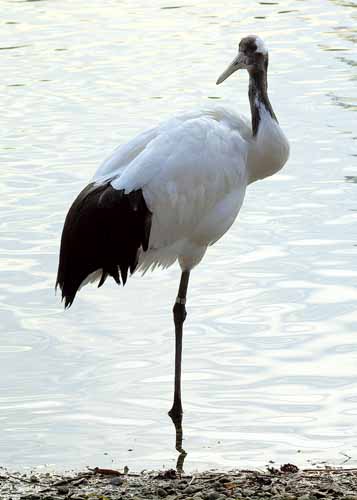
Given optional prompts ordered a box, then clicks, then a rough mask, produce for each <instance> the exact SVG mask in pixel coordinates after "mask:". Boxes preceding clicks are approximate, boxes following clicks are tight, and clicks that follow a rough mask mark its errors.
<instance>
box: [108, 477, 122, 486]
mask: <svg viewBox="0 0 357 500" xmlns="http://www.w3.org/2000/svg"><path fill="white" fill-rule="evenodd" d="M123 483H124V479H122V478H121V477H118V476H117V477H113V479H111V480H110V484H112V485H113V486H121V485H122V484H123Z"/></svg>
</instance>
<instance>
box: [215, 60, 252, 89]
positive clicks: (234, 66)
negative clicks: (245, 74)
mask: <svg viewBox="0 0 357 500" xmlns="http://www.w3.org/2000/svg"><path fill="white" fill-rule="evenodd" d="M242 68H245V65H244V62H243V58H242V55H241V54H238V55H237V57H235V58H234V59H233V61H232V62H231V64H230V65H229V66H228V68H227V69H226V70H225V71H223V73H222V74H221V76H220V77H219V78H218V80H217V81H216V85H219V84H220V83H222V82H224V80H226V79H227V78H228V77H229V76H230V75H231V74H232V73H234V72H235V71H237V70H238V69H242Z"/></svg>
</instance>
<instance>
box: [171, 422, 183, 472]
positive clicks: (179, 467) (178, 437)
mask: <svg viewBox="0 0 357 500" xmlns="http://www.w3.org/2000/svg"><path fill="white" fill-rule="evenodd" d="M169 415H170V414H169ZM170 418H171V420H172V422H173V424H174V426H175V432H176V446H175V447H176V450H177V451H178V452H179V456H178V459H177V462H176V471H177V472H178V474H182V473H183V463H184V461H185V458H186V455H187V453H186V452H185V450H184V449H183V448H182V413H181V414H174V415H170Z"/></svg>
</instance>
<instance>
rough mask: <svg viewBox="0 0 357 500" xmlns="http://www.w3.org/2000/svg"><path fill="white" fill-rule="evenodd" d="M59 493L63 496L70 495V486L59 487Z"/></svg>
mask: <svg viewBox="0 0 357 500" xmlns="http://www.w3.org/2000/svg"><path fill="white" fill-rule="evenodd" d="M57 492H58V493H60V494H61V495H68V493H69V488H68V486H57Z"/></svg>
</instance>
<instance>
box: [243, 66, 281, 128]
mask: <svg viewBox="0 0 357 500" xmlns="http://www.w3.org/2000/svg"><path fill="white" fill-rule="evenodd" d="M248 95H249V102H250V110H251V113H252V131H253V137H255V136H256V135H257V133H258V129H259V125H260V122H261V115H262V110H263V109H265V110H266V111H267V112H268V113H269V114H270V116H271V118H272V119H273V120H275V121H276V122H277V121H278V120H277V118H276V116H275V114H274V111H273V108H272V106H271V104H270V101H269V97H268V81H267V66H266V67H264V68H263V67H261V68H255V69H253V70H252V71H250V72H249V93H248Z"/></svg>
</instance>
